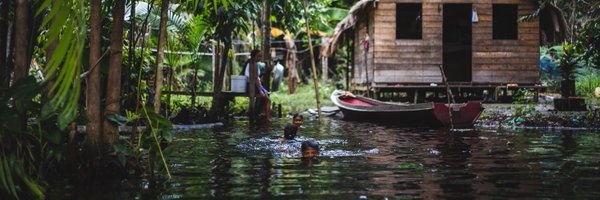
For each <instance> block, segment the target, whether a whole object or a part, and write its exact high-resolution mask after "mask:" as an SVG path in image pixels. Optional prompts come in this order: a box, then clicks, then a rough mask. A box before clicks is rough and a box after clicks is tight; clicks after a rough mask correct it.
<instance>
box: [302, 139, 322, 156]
mask: <svg viewBox="0 0 600 200" xmlns="http://www.w3.org/2000/svg"><path fill="white" fill-rule="evenodd" d="M300 149H301V151H302V158H316V157H317V156H319V154H320V153H319V144H317V142H315V141H312V140H308V141H304V142H302V146H301V147H300Z"/></svg>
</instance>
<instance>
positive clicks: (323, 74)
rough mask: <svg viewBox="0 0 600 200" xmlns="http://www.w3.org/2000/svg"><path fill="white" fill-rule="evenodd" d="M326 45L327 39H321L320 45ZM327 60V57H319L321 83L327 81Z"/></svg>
mask: <svg viewBox="0 0 600 200" xmlns="http://www.w3.org/2000/svg"><path fill="white" fill-rule="evenodd" d="M329 42H331V41H329ZM327 43H328V39H327V37H323V38H321V44H327ZM330 45H331V44H330ZM332 56H333V55H332ZM328 59H329V58H328V57H326V56H323V55H321V79H323V81H327V79H329V74H328V73H329V66H328V64H329V63H328Z"/></svg>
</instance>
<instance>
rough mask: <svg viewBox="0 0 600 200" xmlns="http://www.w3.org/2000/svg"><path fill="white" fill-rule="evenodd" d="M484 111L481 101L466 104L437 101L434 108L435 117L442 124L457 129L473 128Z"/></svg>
mask: <svg viewBox="0 0 600 200" xmlns="http://www.w3.org/2000/svg"><path fill="white" fill-rule="evenodd" d="M482 111H483V107H482V106H481V103H480V102H468V103H464V104H445V103H435V104H434V109H433V113H434V115H435V117H436V118H437V120H439V121H440V123H441V124H443V125H444V126H446V127H451V128H456V129H462V128H473V125H474V124H475V122H476V121H477V119H479V116H480V115H481V112H482Z"/></svg>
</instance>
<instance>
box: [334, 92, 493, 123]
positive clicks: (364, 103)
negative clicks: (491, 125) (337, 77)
mask: <svg viewBox="0 0 600 200" xmlns="http://www.w3.org/2000/svg"><path fill="white" fill-rule="evenodd" d="M331 101H332V102H333V103H334V104H335V105H337V106H338V107H339V108H340V110H341V111H342V113H343V114H344V119H347V120H356V121H371V122H389V123H394V124H398V125H403V126H431V127H439V126H446V127H452V128H472V127H473V125H474V124H475V122H476V121H477V119H478V118H479V115H481V112H482V111H483V107H482V106H481V103H480V102H467V103H454V104H447V103H433V102H430V103H417V104H410V103H390V102H382V101H378V100H375V99H371V98H366V97H360V96H355V95H352V94H351V93H348V92H345V91H341V90H336V91H334V92H333V93H332V94H331Z"/></svg>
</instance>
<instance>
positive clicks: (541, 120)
mask: <svg viewBox="0 0 600 200" xmlns="http://www.w3.org/2000/svg"><path fill="white" fill-rule="evenodd" d="M484 108H485V110H484V112H483V113H482V115H481V117H480V119H479V120H478V121H477V123H476V125H475V126H476V127H482V128H527V129H600V109H598V108H593V109H592V110H589V111H572V112H565V111H556V110H554V107H553V106H552V105H551V104H484Z"/></svg>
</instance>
